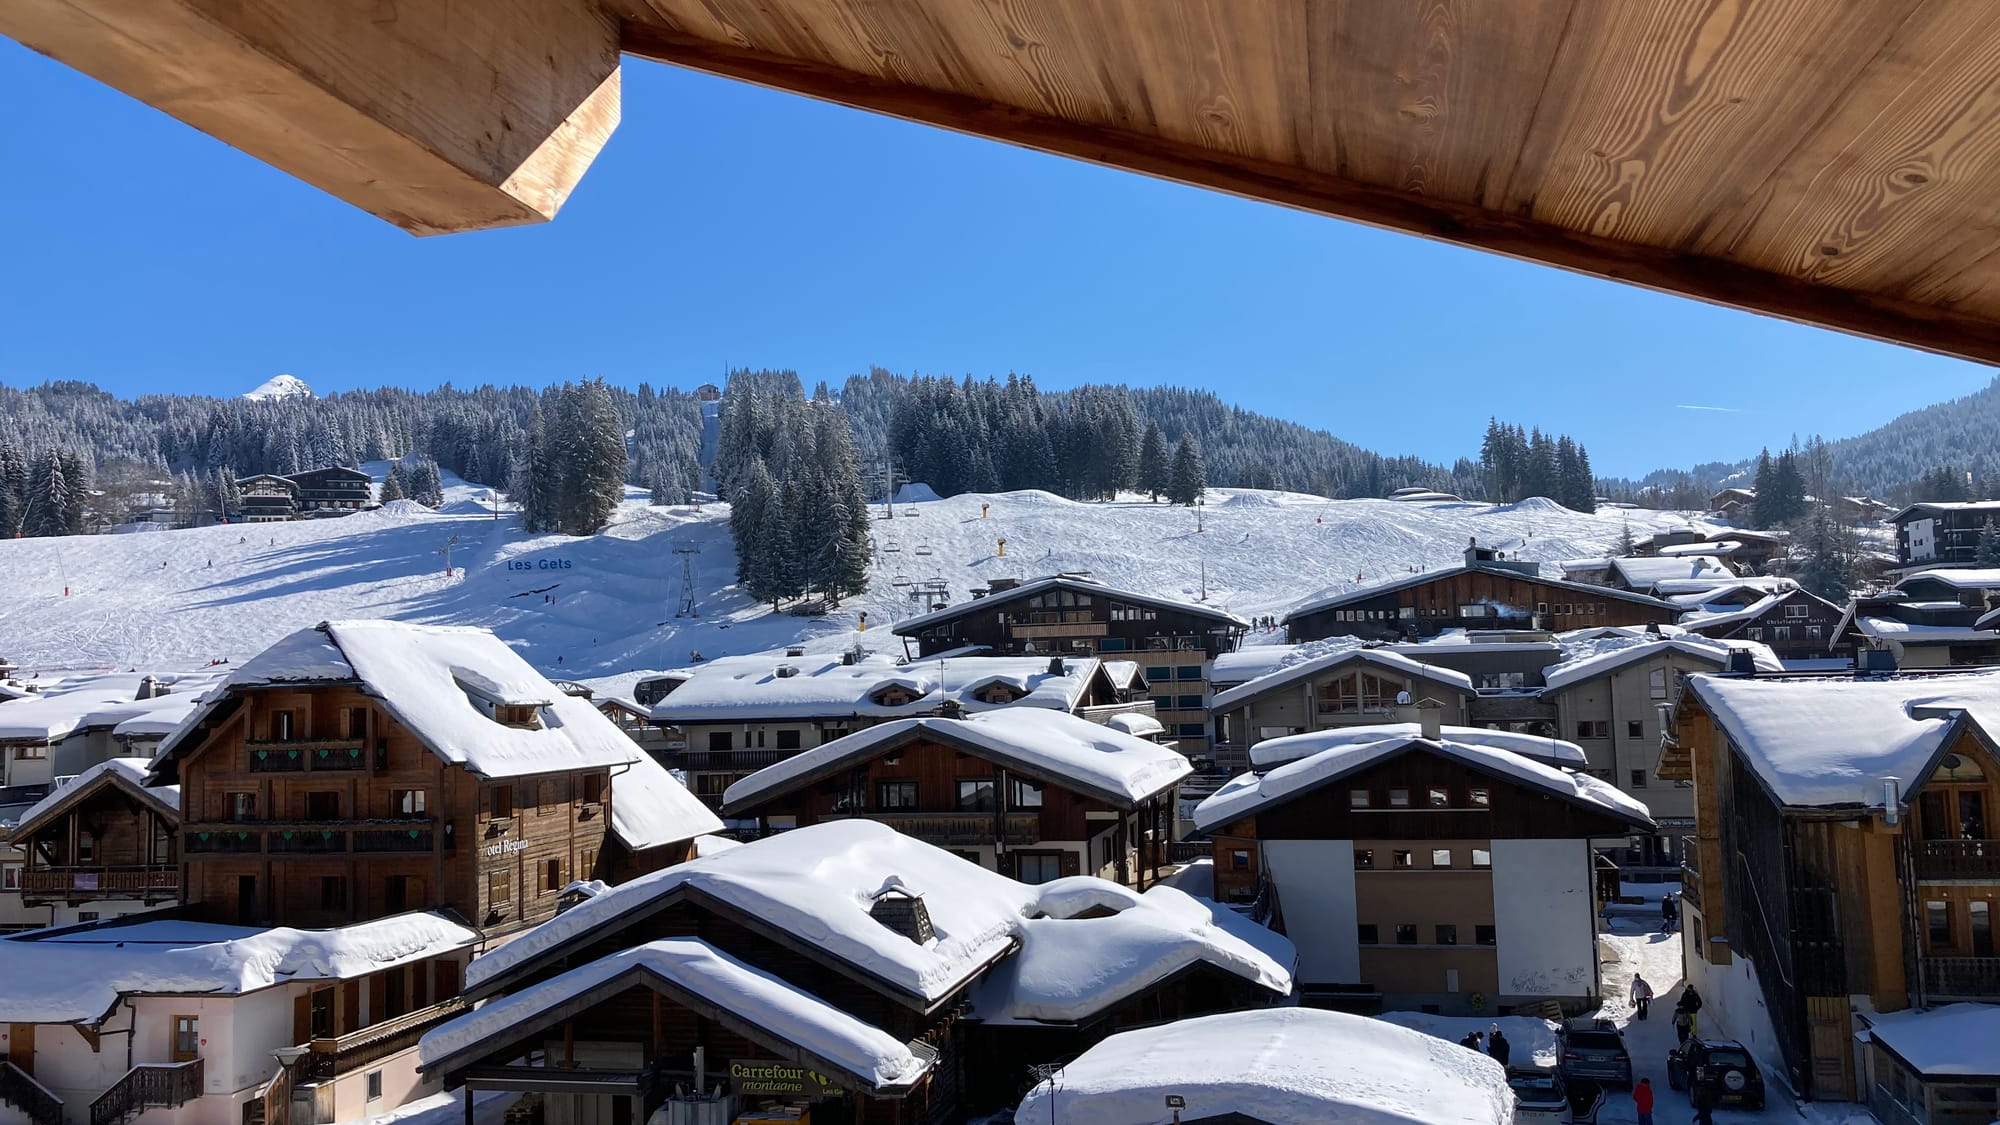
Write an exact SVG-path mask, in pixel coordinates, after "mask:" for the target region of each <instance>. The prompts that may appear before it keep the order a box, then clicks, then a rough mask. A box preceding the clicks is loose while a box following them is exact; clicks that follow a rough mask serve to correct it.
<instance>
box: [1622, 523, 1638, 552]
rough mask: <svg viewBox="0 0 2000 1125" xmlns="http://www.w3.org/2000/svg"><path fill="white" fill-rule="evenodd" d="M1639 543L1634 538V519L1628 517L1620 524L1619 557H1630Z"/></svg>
mask: <svg viewBox="0 0 2000 1125" xmlns="http://www.w3.org/2000/svg"><path fill="white" fill-rule="evenodd" d="M1638 549H1639V545H1638V544H1637V543H1636V542H1634V541H1633V539H1632V520H1631V519H1630V518H1629V517H1628V518H1626V519H1625V520H1623V521H1621V522H1620V523H1619V525H1618V557H1619V558H1621V559H1629V558H1631V557H1632V552H1634V551H1636V550H1638Z"/></svg>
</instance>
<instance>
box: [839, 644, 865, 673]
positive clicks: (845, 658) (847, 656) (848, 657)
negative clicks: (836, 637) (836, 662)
mask: <svg viewBox="0 0 2000 1125" xmlns="http://www.w3.org/2000/svg"><path fill="white" fill-rule="evenodd" d="M860 656H861V654H860V653H858V652H855V651H854V650H853V649H851V648H850V649H848V650H847V651H846V652H843V653H841V654H840V662H841V663H842V664H844V665H846V666H847V667H849V668H852V667H854V662H855V661H856V660H857V659H859V658H860Z"/></svg>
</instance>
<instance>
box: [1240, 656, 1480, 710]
mask: <svg viewBox="0 0 2000 1125" xmlns="http://www.w3.org/2000/svg"><path fill="white" fill-rule="evenodd" d="M1349 663H1361V664H1372V665H1374V666H1375V667H1377V668H1382V669H1385V670H1387V671H1391V672H1395V673H1397V674H1399V675H1403V676H1411V677H1415V678H1416V679H1419V680H1427V681H1429V682H1431V683H1434V684H1438V685H1439V686H1441V687H1446V688H1450V689H1452V690H1454V691H1460V692H1464V693H1465V694H1467V695H1471V694H1473V693H1474V691H1475V690H1476V689H1475V688H1474V687H1473V686H1472V677H1471V676H1468V675H1466V674H1465V673H1463V672H1459V671H1455V670H1453V669H1451V668H1444V667H1440V666H1439V665H1436V664H1426V663H1424V662H1423V661H1421V660H1416V659H1413V658H1411V657H1408V656H1405V655H1403V654H1402V653H1400V652H1392V651H1390V650H1388V649H1385V648H1348V649H1341V650H1336V651H1334V652H1330V653H1328V654H1327V655H1325V656H1321V657H1317V658H1315V659H1312V660H1304V661H1300V662H1299V663H1297V664H1292V665H1289V666H1287V667H1283V668H1280V669H1278V670H1277V671H1275V672H1271V673H1268V674H1266V675H1263V676H1259V677H1257V678H1256V679H1254V680H1251V681H1250V682H1248V683H1244V684H1238V685H1237V686H1235V687H1233V688H1230V689H1229V690H1228V691H1223V692H1218V693H1216V696H1215V698H1214V700H1213V701H1211V702H1210V704H1209V709H1210V710H1211V711H1222V710H1226V709H1228V708H1231V707H1236V706H1240V705H1242V704H1244V703H1247V702H1249V701H1250V700H1252V699H1255V698H1257V697H1258V696H1261V695H1264V694H1266V693H1267V692H1271V691H1274V690H1276V689H1278V688H1282V687H1286V686H1288V685H1290V684H1295V683H1298V682H1299V681H1300V680H1306V679H1311V678H1312V677H1315V676H1319V675H1323V674H1326V673H1329V672H1332V671H1333V670H1334V669H1336V668H1339V667H1341V666H1342V665H1345V664H1349Z"/></svg>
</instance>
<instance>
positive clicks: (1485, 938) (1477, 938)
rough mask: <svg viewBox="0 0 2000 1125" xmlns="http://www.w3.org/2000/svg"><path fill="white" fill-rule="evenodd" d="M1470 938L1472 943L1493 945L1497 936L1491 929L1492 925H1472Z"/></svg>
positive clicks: (1496, 942)
mask: <svg viewBox="0 0 2000 1125" xmlns="http://www.w3.org/2000/svg"><path fill="white" fill-rule="evenodd" d="M1472 940H1473V943H1474V944H1476V945H1495V944H1498V937H1497V935H1496V934H1495V933H1494V931H1493V927H1492V926H1474V927H1472Z"/></svg>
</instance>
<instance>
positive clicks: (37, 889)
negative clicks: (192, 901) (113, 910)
mask: <svg viewBox="0 0 2000 1125" xmlns="http://www.w3.org/2000/svg"><path fill="white" fill-rule="evenodd" d="M180 889H181V869H180V868H179V867H177V866H175V865H173V864H164V863H156V864H141V865H134V866H126V867H31V868H29V869H27V870H26V871H23V872H21V893H22V895H23V896H24V897H26V898H35V897H38V896H42V895H52V896H56V897H68V896H70V895H77V896H86V897H90V898H150V897H155V896H159V895H166V896H173V895H176V894H179V893H180Z"/></svg>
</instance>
